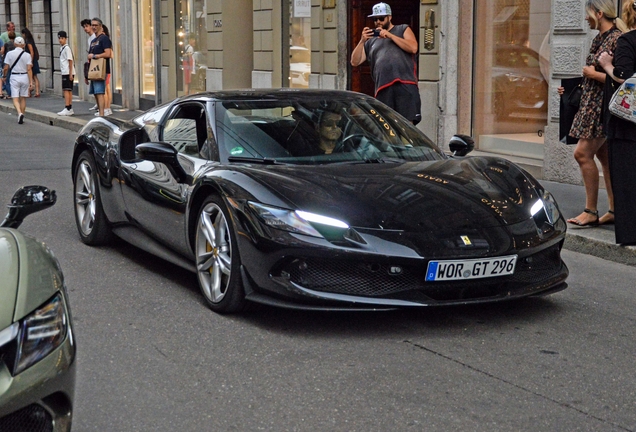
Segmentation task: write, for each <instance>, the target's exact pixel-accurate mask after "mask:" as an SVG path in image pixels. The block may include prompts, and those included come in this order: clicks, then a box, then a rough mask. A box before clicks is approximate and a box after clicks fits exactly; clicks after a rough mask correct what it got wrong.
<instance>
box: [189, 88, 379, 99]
mask: <svg viewBox="0 0 636 432" xmlns="http://www.w3.org/2000/svg"><path fill="white" fill-rule="evenodd" d="M361 98H362V99H374V98H372V97H371V96H368V95H366V94H363V93H356V92H352V91H347V90H323V89H309V90H308V89H295V88H279V89H241V90H220V91H212V92H202V93H197V94H194V95H190V96H184V97H181V98H179V99H177V100H179V101H184V100H201V99H213V100H219V101H225V100H227V101H231V100H255V99H256V100H263V99H274V100H290V99H291V100H296V99H297V100H303V101H311V100H316V101H319V100H325V99H339V100H343V99H344V100H360V99H361Z"/></svg>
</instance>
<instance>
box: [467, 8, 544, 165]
mask: <svg viewBox="0 0 636 432" xmlns="http://www.w3.org/2000/svg"><path fill="white" fill-rule="evenodd" d="M550 14H551V0H484V1H479V2H475V40H474V43H475V45H474V59H475V70H474V78H475V81H474V86H473V87H474V94H473V135H474V136H475V137H476V139H477V143H478V146H479V149H481V150H490V151H495V152H501V153H510V154H517V155H519V156H529V157H536V158H542V157H543V156H542V155H543V148H542V144H543V128H544V127H545V126H546V124H547V114H548V80H549V53H550V47H549V39H548V38H549V32H550ZM486 23H487V24H486Z"/></svg>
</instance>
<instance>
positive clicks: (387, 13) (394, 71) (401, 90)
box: [351, 3, 422, 124]
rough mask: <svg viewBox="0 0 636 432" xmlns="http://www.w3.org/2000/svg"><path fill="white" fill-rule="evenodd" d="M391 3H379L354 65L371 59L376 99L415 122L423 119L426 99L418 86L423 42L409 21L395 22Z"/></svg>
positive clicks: (352, 58)
mask: <svg viewBox="0 0 636 432" xmlns="http://www.w3.org/2000/svg"><path fill="white" fill-rule="evenodd" d="M392 14H393V12H392V11H391V6H389V5H388V4H386V3H378V4H376V5H374V6H373V9H372V13H371V15H369V16H368V18H371V19H372V20H373V26H374V28H371V27H365V28H364V29H363V30H362V34H361V36H360V42H358V45H356V47H355V48H354V49H353V51H352V53H351V65H352V66H360V65H361V64H362V63H364V62H365V61H367V60H368V61H369V66H370V67H371V76H372V78H373V83H374V84H375V98H376V99H377V100H379V101H380V102H382V103H384V104H386V105H388V106H390V107H391V108H393V109H394V110H396V111H397V112H399V113H400V114H402V115H403V116H404V117H406V118H407V119H409V120H410V121H411V122H412V123H413V124H417V123H419V122H420V121H421V120H422V114H421V111H422V102H421V100H420V92H419V89H418V87H417V83H418V78H417V68H418V53H419V45H418V43H417V39H416V38H415V34H414V33H413V30H412V29H411V28H410V27H409V25H408V24H397V25H395V24H393V22H392V19H393V16H392Z"/></svg>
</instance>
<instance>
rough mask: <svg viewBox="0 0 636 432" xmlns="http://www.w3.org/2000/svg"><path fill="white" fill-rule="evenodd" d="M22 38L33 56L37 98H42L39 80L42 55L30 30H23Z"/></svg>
mask: <svg viewBox="0 0 636 432" xmlns="http://www.w3.org/2000/svg"><path fill="white" fill-rule="evenodd" d="M22 37H23V38H24V40H25V41H26V48H25V49H26V50H27V51H28V52H29V54H31V61H32V62H33V69H32V73H33V84H35V97H40V80H39V79H38V75H39V74H40V63H39V60H40V53H39V52H38V47H37V46H36V45H35V39H33V34H31V31H30V30H29V29H28V28H23V29H22Z"/></svg>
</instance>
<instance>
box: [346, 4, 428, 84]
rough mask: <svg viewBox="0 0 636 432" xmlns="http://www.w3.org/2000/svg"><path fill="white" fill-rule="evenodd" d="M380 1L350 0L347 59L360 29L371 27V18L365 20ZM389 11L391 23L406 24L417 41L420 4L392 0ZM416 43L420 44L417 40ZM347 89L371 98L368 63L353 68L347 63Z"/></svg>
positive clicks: (360, 31)
mask: <svg viewBox="0 0 636 432" xmlns="http://www.w3.org/2000/svg"><path fill="white" fill-rule="evenodd" d="M379 2H380V0H350V1H349V5H348V9H349V10H348V14H347V16H348V17H349V26H348V28H349V29H350V30H349V32H350V33H349V35H348V40H349V51H348V53H347V55H348V57H347V58H349V59H350V58H351V52H352V51H353V49H354V48H355V47H356V45H357V44H358V42H360V35H361V34H362V29H363V28H365V27H373V21H371V18H367V16H368V15H371V9H372V8H373V5H374V4H376V3H379ZM389 5H390V6H391V11H392V13H393V15H392V17H393V18H392V19H391V22H392V23H393V24H408V25H409V27H411V30H413V33H415V37H416V38H418V39H419V28H420V4H419V2H416V1H413V0H398V1H396V0H393V1H391V2H389ZM418 42H420V43H422V42H421V41H419V40H418ZM347 64H348V69H349V73H348V76H349V88H350V89H351V90H353V91H357V92H360V93H366V94H368V95H370V96H373V93H374V92H373V89H374V85H373V79H372V78H371V68H370V67H369V63H368V62H365V63H363V64H361V65H360V66H357V67H353V66H351V64H350V63H349V62H347Z"/></svg>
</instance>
